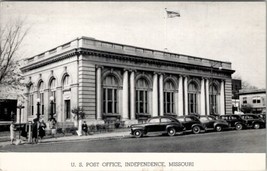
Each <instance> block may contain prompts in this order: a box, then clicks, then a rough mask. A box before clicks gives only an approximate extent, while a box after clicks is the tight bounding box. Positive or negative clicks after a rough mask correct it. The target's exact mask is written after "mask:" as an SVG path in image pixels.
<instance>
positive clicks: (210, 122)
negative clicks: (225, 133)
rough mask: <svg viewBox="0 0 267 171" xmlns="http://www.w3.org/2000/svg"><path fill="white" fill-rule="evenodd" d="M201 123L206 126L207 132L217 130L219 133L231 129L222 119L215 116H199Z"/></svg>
mask: <svg viewBox="0 0 267 171" xmlns="http://www.w3.org/2000/svg"><path fill="white" fill-rule="evenodd" d="M199 120H200V122H201V123H202V124H203V125H205V128H206V130H215V131H217V132H220V131H222V130H223V129H227V128H229V124H228V123H227V122H226V121H225V120H222V119H216V118H215V117H214V116H209V115H201V116H199Z"/></svg>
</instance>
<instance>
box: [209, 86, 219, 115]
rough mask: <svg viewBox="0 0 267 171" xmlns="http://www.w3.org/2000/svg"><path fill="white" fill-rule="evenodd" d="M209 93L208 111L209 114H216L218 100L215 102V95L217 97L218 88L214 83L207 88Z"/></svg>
mask: <svg viewBox="0 0 267 171" xmlns="http://www.w3.org/2000/svg"><path fill="white" fill-rule="evenodd" d="M209 91H210V92H209V93H210V98H209V100H210V113H211V114H216V113H218V102H217V97H218V94H219V92H218V89H217V87H216V86H215V85H211V86H210V89H209Z"/></svg>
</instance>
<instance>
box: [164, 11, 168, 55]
mask: <svg viewBox="0 0 267 171" xmlns="http://www.w3.org/2000/svg"><path fill="white" fill-rule="evenodd" d="M167 15H168V14H167V8H165V40H164V51H167V18H168V16H167Z"/></svg>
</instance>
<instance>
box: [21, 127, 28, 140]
mask: <svg viewBox="0 0 267 171" xmlns="http://www.w3.org/2000/svg"><path fill="white" fill-rule="evenodd" d="M20 135H21V136H22V137H24V138H25V139H26V140H27V138H28V133H27V125H26V124H23V125H22V129H21V134H20Z"/></svg>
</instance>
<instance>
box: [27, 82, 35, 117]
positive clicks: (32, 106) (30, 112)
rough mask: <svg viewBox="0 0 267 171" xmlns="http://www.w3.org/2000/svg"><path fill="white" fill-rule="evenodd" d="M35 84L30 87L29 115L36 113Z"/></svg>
mask: <svg viewBox="0 0 267 171" xmlns="http://www.w3.org/2000/svg"><path fill="white" fill-rule="evenodd" d="M33 100H34V99H33V85H31V86H30V88H29V111H28V113H29V115H34V102H33Z"/></svg>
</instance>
